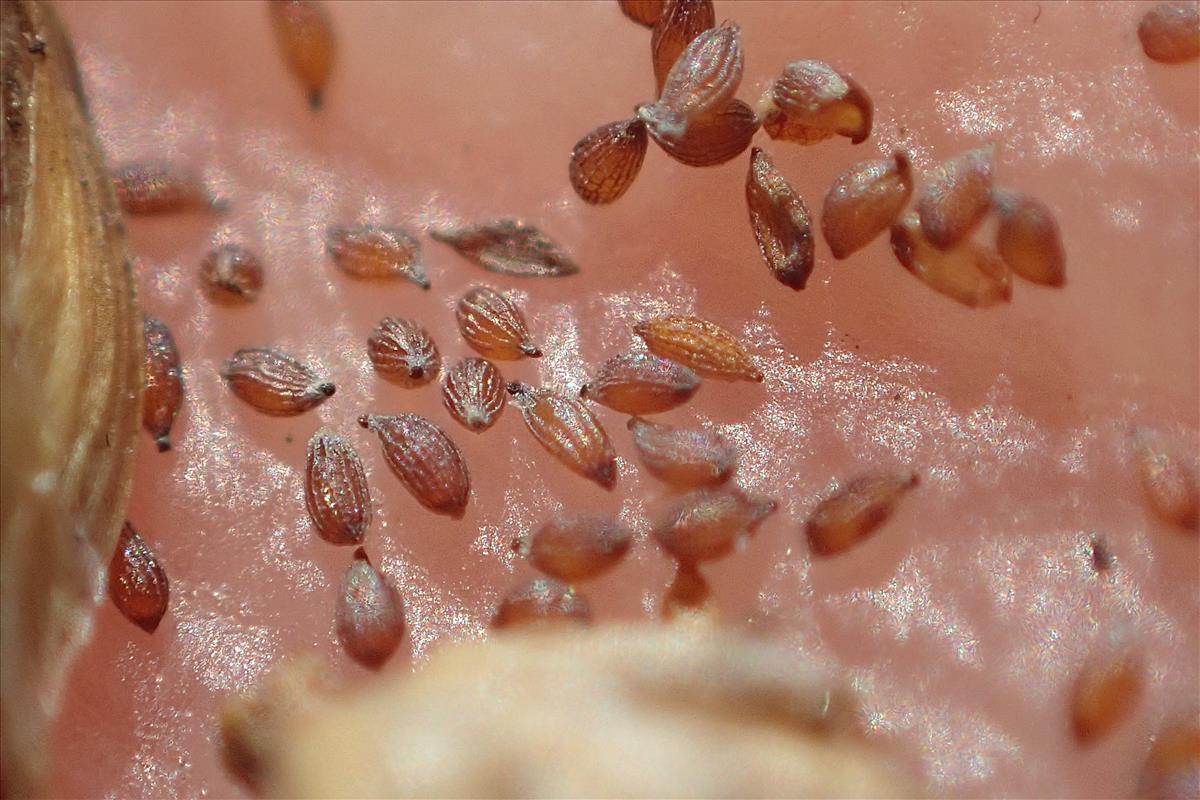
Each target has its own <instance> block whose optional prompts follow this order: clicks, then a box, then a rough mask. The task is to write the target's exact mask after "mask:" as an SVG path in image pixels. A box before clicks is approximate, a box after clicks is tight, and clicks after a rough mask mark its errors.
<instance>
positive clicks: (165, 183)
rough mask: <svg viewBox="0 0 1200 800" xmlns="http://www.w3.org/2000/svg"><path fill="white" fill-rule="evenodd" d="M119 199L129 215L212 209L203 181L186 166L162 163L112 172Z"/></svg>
mask: <svg viewBox="0 0 1200 800" xmlns="http://www.w3.org/2000/svg"><path fill="white" fill-rule="evenodd" d="M113 186H114V187H115V188H116V190H117V201H118V202H119V203H120V204H121V208H123V209H124V210H125V211H126V213H129V214H168V213H171V212H176V211H194V210H204V209H211V208H213V207H214V206H215V205H217V204H216V203H214V201H213V199H212V197H210V196H209V194H208V191H207V190H206V189H205V188H204V184H202V183H201V182H200V180H199V179H198V178H196V177H195V176H194V175H192V174H190V173H189V172H187V171H186V170H184V169H181V168H179V167H175V166H172V165H170V164H161V163H154V162H149V163H138V164H127V165H125V166H122V167H118V168H117V169H116V170H115V171H114V172H113Z"/></svg>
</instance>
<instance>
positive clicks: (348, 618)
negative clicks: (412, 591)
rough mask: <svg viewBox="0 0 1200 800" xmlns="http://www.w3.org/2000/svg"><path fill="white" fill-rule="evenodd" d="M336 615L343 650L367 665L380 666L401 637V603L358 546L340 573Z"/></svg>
mask: <svg viewBox="0 0 1200 800" xmlns="http://www.w3.org/2000/svg"><path fill="white" fill-rule="evenodd" d="M335 618H336V620H337V635H338V641H340V642H341V643H342V647H344V648H345V649H346V653H348V654H349V655H350V657H351V658H353V659H354V660H355V661H357V662H358V663H360V664H362V665H363V666H364V667H368V668H370V669H379V668H380V667H381V666H383V664H384V662H386V661H387V660H388V659H389V658H391V657H392V654H393V653H395V652H396V648H398V647H399V646H400V641H401V640H402V639H403V638H404V603H403V601H401V599H400V595H399V593H397V592H396V588H395V587H394V586H392V584H391V581H389V580H388V579H387V578H386V577H384V576H383V575H382V574H381V573H380V572H379V570H377V569H375V567H374V566H372V565H371V562H370V561H369V560H368V559H367V554H366V552H365V551H364V550H363V549H362V548H361V547H360V548H358V549H357V550H355V551H354V561H352V562H351V563H350V566H349V567H347V568H346V574H345V575H343V576H342V585H341V587H340V588H339V590H338V599H337V611H336V613H335Z"/></svg>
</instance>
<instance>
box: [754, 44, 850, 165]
mask: <svg viewBox="0 0 1200 800" xmlns="http://www.w3.org/2000/svg"><path fill="white" fill-rule="evenodd" d="M758 117H759V119H761V120H762V125H763V130H765V131H766V132H767V135H768V136H770V137H771V138H772V139H781V140H783V141H788V142H797V143H799V144H815V143H817V142H820V141H823V140H825V139H828V138H830V137H831V136H835V135H840V136H846V137H848V138H849V139H850V142H851V144H859V143H861V142H865V141H866V140H867V137H868V136H870V135H871V124H872V120H873V117H874V105H873V104H872V103H871V98H870V96H869V95H868V94H867V93H866V91H865V90H864V89H863V88H862V87H861V86H859V84H858V82H857V81H855V80H854V79H853V78H851V77H850V76H849V75H845V74H843V73H841V72H838V71H837V70H836V69H834V68H833V67H831V66H829V65H828V64H826V63H825V62H823V61H811V60H805V61H794V62H792V63H791V64H788V65H787V66H786V67H785V68H784V70H783V74H782V75H781V76H779V78H777V79H776V80H775V82H774V83H772V84H771V86H770V87H769V88H768V89H767V91H766V92H765V93H764V94H763V97H762V100H761V102H760V104H759V113H758Z"/></svg>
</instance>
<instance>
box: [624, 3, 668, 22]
mask: <svg viewBox="0 0 1200 800" xmlns="http://www.w3.org/2000/svg"><path fill="white" fill-rule="evenodd" d="M620 3H621V12H622V13H623V14H625V16H627V17H629V18H630V19H631V20H633V21H634V22H636V23H637V24H639V25H645V26H646V27H647V28H653V27H654V23H656V22H658V16H659V14H661V13H662V7H663V0H620Z"/></svg>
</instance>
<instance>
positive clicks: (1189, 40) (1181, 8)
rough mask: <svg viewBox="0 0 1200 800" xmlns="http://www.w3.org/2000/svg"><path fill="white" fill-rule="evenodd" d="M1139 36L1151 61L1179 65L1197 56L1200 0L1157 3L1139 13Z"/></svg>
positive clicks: (1199, 53)
mask: <svg viewBox="0 0 1200 800" xmlns="http://www.w3.org/2000/svg"><path fill="white" fill-rule="evenodd" d="M1138 39H1140V40H1141V42H1142V50H1143V52H1145V53H1146V55H1147V56H1148V57H1149V58H1151V59H1153V60H1154V61H1161V62H1163V63H1164V64H1181V63H1183V62H1185V61H1191V60H1192V59H1194V58H1200V3H1196V2H1195V1H1194V0H1192V1H1191V2H1182V3H1159V4H1158V5H1156V6H1154V7H1153V8H1151V9H1150V10H1149V11H1147V12H1146V13H1145V14H1143V15H1142V19H1141V21H1140V22H1139V23H1138Z"/></svg>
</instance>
